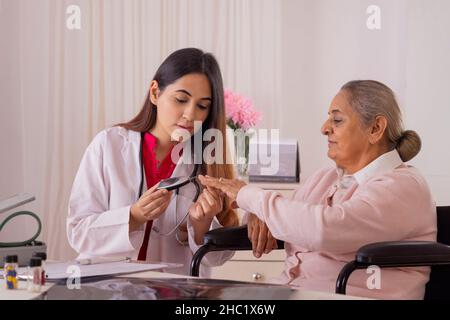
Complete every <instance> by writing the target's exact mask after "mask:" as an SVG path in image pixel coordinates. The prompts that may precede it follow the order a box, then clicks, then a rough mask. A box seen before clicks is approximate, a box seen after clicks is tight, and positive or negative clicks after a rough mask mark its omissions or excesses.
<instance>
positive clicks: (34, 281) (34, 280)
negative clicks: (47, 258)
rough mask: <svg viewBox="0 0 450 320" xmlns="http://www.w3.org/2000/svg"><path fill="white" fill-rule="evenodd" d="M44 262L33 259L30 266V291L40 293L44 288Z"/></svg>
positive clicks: (28, 285) (28, 281)
mask: <svg viewBox="0 0 450 320" xmlns="http://www.w3.org/2000/svg"><path fill="white" fill-rule="evenodd" d="M41 266H42V260H41V258H31V259H30V264H29V266H28V277H27V287H28V291H31V292H40V291H41V286H42V280H41V277H42V267H41Z"/></svg>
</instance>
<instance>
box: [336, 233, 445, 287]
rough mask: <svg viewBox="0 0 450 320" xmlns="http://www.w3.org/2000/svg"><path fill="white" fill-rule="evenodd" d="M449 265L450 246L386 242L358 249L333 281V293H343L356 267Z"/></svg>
mask: <svg viewBox="0 0 450 320" xmlns="http://www.w3.org/2000/svg"><path fill="white" fill-rule="evenodd" d="M370 265H376V266H378V267H380V268H389V267H419V266H440V265H450V246H447V245H445V244H442V243H439V242H433V241H387V242H376V243H371V244H368V245H365V246H363V247H361V248H359V249H358V251H357V252H356V257H355V260H354V261H350V262H348V263H347V264H346V265H345V266H344V267H343V268H342V269H341V271H340V273H339V276H338V278H337V280H336V293H340V294H345V291H346V285H347V280H348V278H349V277H350V275H351V274H352V272H353V271H355V270H356V269H364V268H367V267H368V266H370Z"/></svg>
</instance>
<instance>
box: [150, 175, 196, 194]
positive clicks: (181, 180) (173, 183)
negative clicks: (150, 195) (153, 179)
mask: <svg viewBox="0 0 450 320" xmlns="http://www.w3.org/2000/svg"><path fill="white" fill-rule="evenodd" d="M195 179H196V177H195V176H194V177H173V178H168V179H164V180H161V181H160V182H159V185H158V186H157V187H156V190H159V189H166V190H168V191H170V190H174V189H179V188H181V187H183V186H185V185H187V184H188V183H190V182H192V181H194V180H195Z"/></svg>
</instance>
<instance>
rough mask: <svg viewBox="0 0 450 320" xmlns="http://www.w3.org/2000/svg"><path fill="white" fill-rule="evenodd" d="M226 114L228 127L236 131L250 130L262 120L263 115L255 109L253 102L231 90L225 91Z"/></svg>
mask: <svg viewBox="0 0 450 320" xmlns="http://www.w3.org/2000/svg"><path fill="white" fill-rule="evenodd" d="M225 112H226V116H227V122H228V125H229V126H230V127H231V128H232V129H234V130H236V129H243V130H247V129H250V128H251V127H254V126H255V125H256V123H257V122H258V121H259V120H261V113H260V112H258V111H256V110H255V109H254V106H253V102H252V100H250V99H248V98H246V97H244V96H241V95H239V94H237V93H234V92H233V91H231V90H225Z"/></svg>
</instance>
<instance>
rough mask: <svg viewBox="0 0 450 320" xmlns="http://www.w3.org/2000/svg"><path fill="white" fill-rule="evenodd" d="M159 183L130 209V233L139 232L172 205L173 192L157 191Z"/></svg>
mask: <svg viewBox="0 0 450 320" xmlns="http://www.w3.org/2000/svg"><path fill="white" fill-rule="evenodd" d="M157 186H158V183H157V184H155V185H154V186H153V187H151V188H150V189H148V190H147V191H146V192H145V193H144V194H143V195H142V196H141V197H140V198H139V200H138V201H137V202H136V203H135V204H133V205H132V206H131V208H130V231H134V230H137V229H138V228H139V227H140V226H141V225H142V224H144V223H146V222H147V221H150V220H155V219H157V218H158V217H159V216H160V215H162V214H163V213H164V212H165V211H166V209H167V207H168V206H169V203H170V197H171V196H172V192H169V191H167V190H165V189H161V190H156V187H157Z"/></svg>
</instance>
